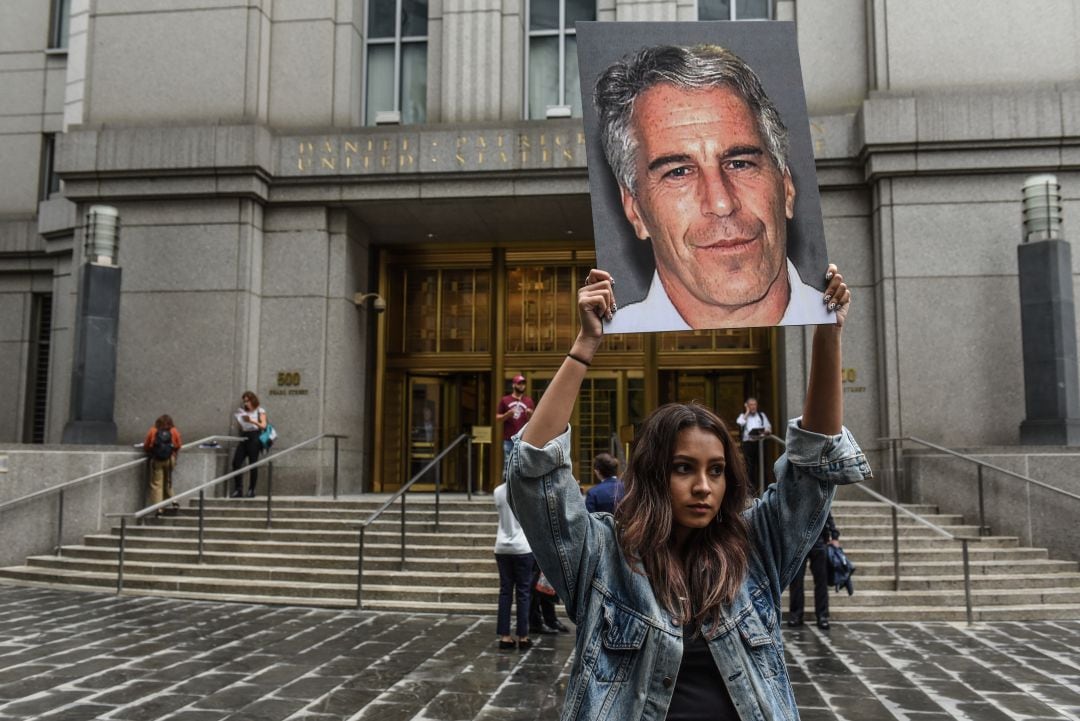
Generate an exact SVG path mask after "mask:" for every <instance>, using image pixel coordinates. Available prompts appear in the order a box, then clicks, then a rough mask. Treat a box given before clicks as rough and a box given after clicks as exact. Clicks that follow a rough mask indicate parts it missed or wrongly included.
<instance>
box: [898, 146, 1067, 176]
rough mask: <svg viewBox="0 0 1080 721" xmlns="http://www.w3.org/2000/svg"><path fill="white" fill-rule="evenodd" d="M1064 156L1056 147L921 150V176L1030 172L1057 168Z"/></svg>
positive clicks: (919, 159) (919, 168)
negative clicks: (965, 172) (924, 174)
mask: <svg viewBox="0 0 1080 721" xmlns="http://www.w3.org/2000/svg"><path fill="white" fill-rule="evenodd" d="M1059 158H1060V154H1059V152H1058V149H1057V148H1056V147H1040V148H1015V147H1014V148H998V149H995V150H920V151H919V152H918V170H919V172H920V173H928V174H930V173H949V172H955V171H958V170H964V171H969V170H984V171H987V172H1008V171H1014V172H1020V171H1027V170H1029V169H1030V168H1056V167H1057V164H1058V160H1059Z"/></svg>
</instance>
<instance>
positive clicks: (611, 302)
mask: <svg viewBox="0 0 1080 721" xmlns="http://www.w3.org/2000/svg"><path fill="white" fill-rule="evenodd" d="M615 310H616V305H615V281H614V280H613V279H612V277H611V274H610V273H608V272H607V271H605V270H598V269H597V268H593V269H592V270H590V271H589V274H588V275H587V276H586V277H585V285H583V286H582V287H581V288H580V289H579V290H578V317H579V318H580V320H581V334H582V335H583V336H585V337H587V338H600V337H601V336H603V335H604V321H605V320H611V319H612V317H614V315H615Z"/></svg>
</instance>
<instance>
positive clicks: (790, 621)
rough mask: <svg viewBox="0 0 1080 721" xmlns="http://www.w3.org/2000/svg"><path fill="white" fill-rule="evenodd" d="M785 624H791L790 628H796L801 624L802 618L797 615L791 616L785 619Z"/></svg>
mask: <svg viewBox="0 0 1080 721" xmlns="http://www.w3.org/2000/svg"><path fill="white" fill-rule="evenodd" d="M787 625H788V626H791V627H792V628H798V627H799V626H801V625H803V620H802V618H801V617H799V616H791V617H789V618H788V620H787Z"/></svg>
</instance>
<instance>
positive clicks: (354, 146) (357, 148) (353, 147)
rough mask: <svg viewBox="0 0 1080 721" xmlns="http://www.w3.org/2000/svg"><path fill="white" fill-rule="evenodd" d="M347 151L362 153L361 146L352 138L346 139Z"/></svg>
mask: <svg viewBox="0 0 1080 721" xmlns="http://www.w3.org/2000/svg"><path fill="white" fill-rule="evenodd" d="M345 152H346V153H356V154H359V153H360V146H359V145H357V144H356V143H354V142H353V141H351V140H346V141H345Z"/></svg>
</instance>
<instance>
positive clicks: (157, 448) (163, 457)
mask: <svg viewBox="0 0 1080 721" xmlns="http://www.w3.org/2000/svg"><path fill="white" fill-rule="evenodd" d="M172 454H173V442H172V429H171V428H159V429H158V432H157V435H156V436H154V445H153V447H152V448H151V449H150V455H151V456H153V457H154V458H156V459H157V460H159V461H167V460H168V459H169V458H171V457H172Z"/></svg>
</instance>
